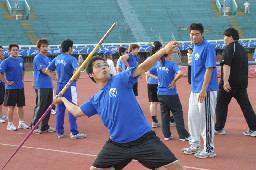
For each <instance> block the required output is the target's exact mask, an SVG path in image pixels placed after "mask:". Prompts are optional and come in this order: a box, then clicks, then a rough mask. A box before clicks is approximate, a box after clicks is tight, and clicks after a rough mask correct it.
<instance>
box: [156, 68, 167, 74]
mask: <svg viewBox="0 0 256 170" xmlns="http://www.w3.org/2000/svg"><path fill="white" fill-rule="evenodd" d="M158 70H163V71H166V73H168V72H169V68H168V67H159V68H158Z"/></svg>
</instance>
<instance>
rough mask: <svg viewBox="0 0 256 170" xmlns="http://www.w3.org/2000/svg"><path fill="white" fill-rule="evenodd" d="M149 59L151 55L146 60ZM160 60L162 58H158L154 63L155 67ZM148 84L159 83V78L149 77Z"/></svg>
mask: <svg viewBox="0 0 256 170" xmlns="http://www.w3.org/2000/svg"><path fill="white" fill-rule="evenodd" d="M147 59H149V57H147V58H146V60H147ZM159 62H160V60H158V61H157V62H156V63H155V64H154V66H153V67H155V66H156V64H157V63H159ZM153 67H152V68H153ZM151 74H152V73H151ZM154 75H155V76H157V75H156V74H154ZM148 84H158V80H156V79H153V78H152V77H148Z"/></svg>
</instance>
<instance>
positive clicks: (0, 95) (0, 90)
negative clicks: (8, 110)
mask: <svg viewBox="0 0 256 170" xmlns="http://www.w3.org/2000/svg"><path fill="white" fill-rule="evenodd" d="M4 94H5V85H4V84H2V83H0V105H2V104H3V103H4Z"/></svg>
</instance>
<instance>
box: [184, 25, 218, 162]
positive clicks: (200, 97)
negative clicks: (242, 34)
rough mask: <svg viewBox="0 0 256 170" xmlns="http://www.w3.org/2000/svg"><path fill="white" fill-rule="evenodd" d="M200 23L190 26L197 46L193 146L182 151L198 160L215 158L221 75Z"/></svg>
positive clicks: (191, 104) (191, 113) (191, 118)
mask: <svg viewBox="0 0 256 170" xmlns="http://www.w3.org/2000/svg"><path fill="white" fill-rule="evenodd" d="M203 37H204V27H203V25H202V24H201V23H192V24H191V25H190V38H191V40H192V43H193V44H194V45H195V46H194V49H193V53H192V65H191V88H192V92H191V94H190V97H189V109H188V128H189V133H190V135H191V137H192V140H190V144H191V147H189V148H183V149H182V152H183V153H184V154H194V155H195V156H196V157H197V158H209V157H215V156H216V153H215V150H214V114H215V107H216V103H217V90H218V89H219V87H218V76H217V69H216V51H215V49H214V47H213V45H211V44H210V43H209V42H208V41H207V40H205V39H204V38H203ZM200 135H201V136H202V138H203V140H204V150H203V151H202V149H201V145H200Z"/></svg>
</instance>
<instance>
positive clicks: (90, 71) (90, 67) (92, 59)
mask: <svg viewBox="0 0 256 170" xmlns="http://www.w3.org/2000/svg"><path fill="white" fill-rule="evenodd" d="M96 60H103V61H106V60H105V59H104V58H103V57H101V56H99V55H96V56H94V57H92V58H91V59H90V60H89V62H88V65H87V68H86V72H87V74H88V75H89V74H91V73H93V65H92V64H93V62H94V61H96ZM89 77H90V76H89ZM90 79H91V80H92V81H93V82H94V83H96V81H95V80H94V78H92V77H90Z"/></svg>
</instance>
